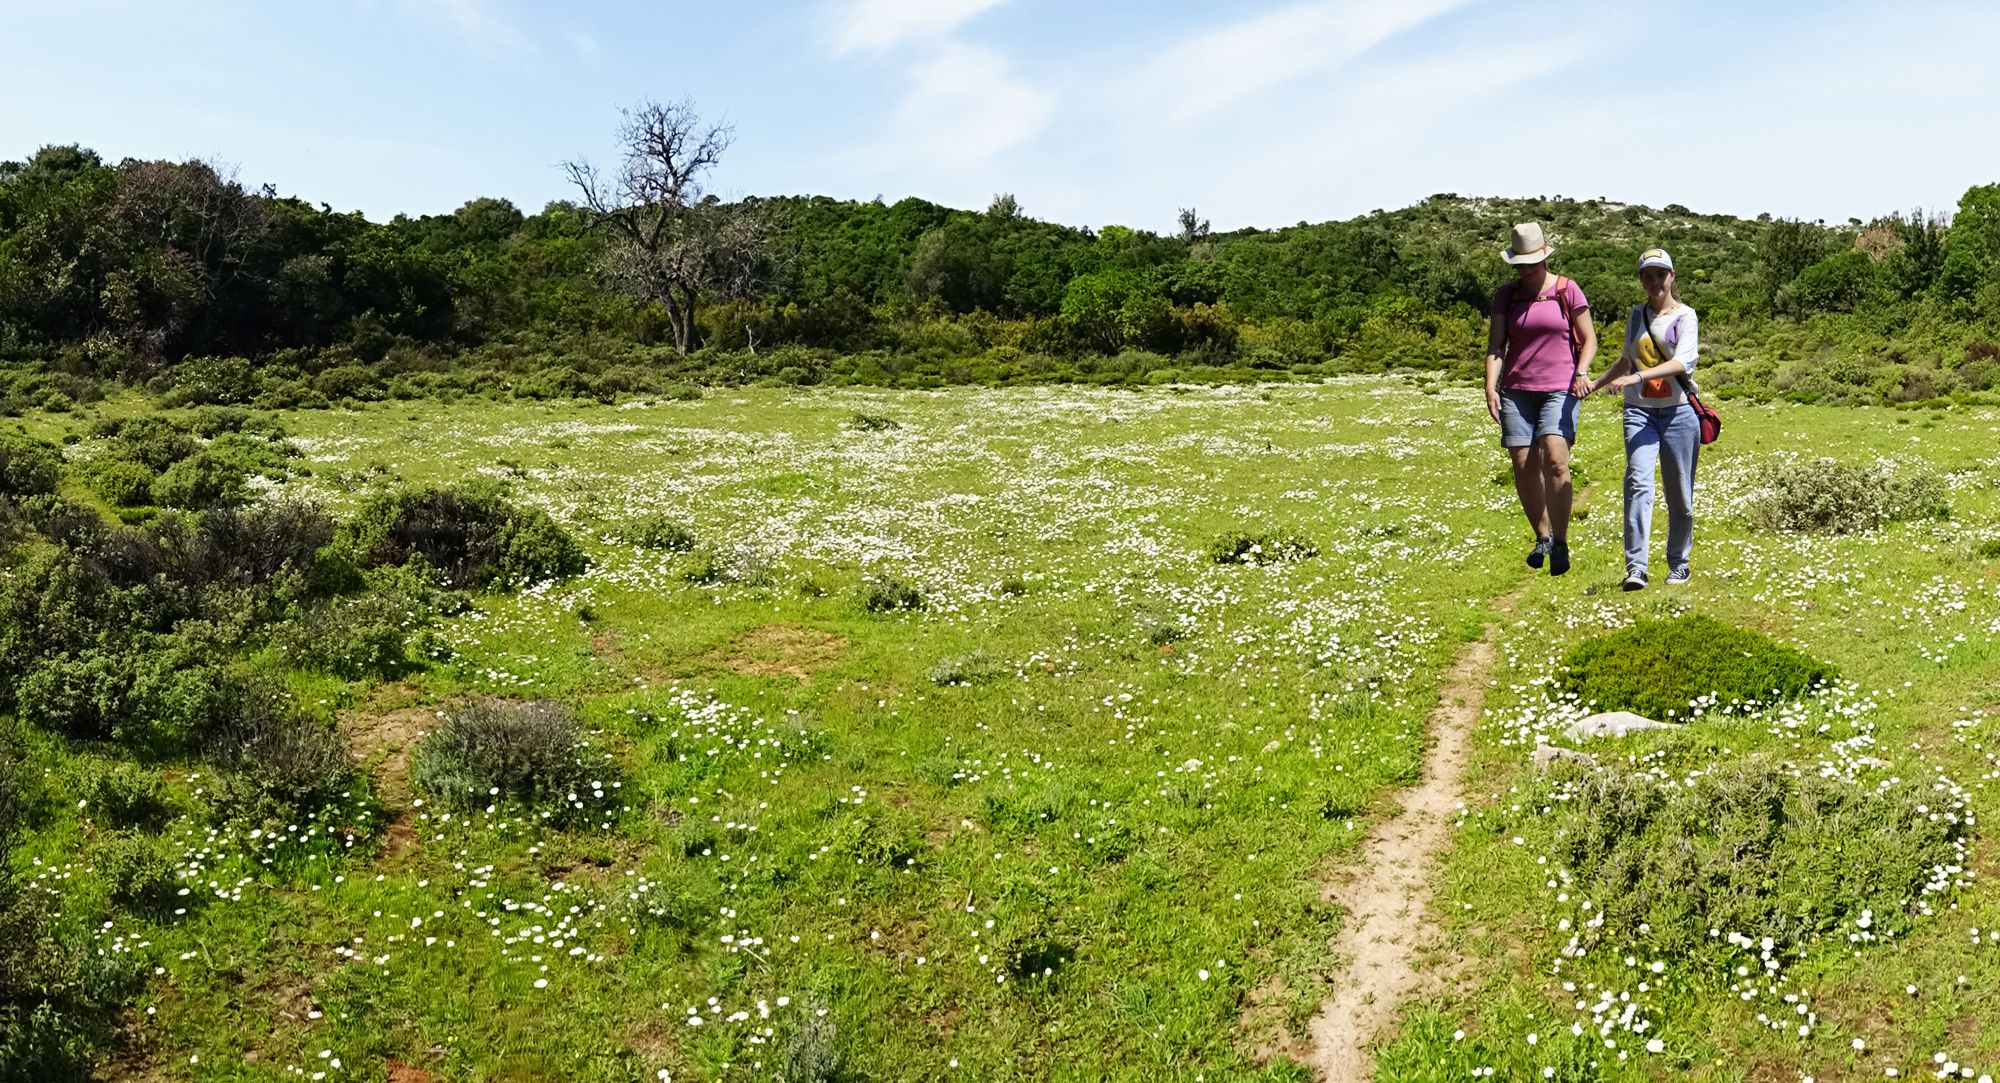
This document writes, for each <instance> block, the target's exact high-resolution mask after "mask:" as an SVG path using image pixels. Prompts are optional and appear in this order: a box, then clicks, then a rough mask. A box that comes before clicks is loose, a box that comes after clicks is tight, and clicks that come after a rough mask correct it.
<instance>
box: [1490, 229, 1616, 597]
mask: <svg viewBox="0 0 2000 1083" xmlns="http://www.w3.org/2000/svg"><path fill="white" fill-rule="evenodd" d="M1513 242H1514V243H1513V245H1512V247H1510V248H1508V249H1507V250H1505V251H1503V252H1501V253H1500V258H1501V259H1504V260H1506V261H1507V262H1508V263H1510V264H1513V266H1514V273H1515V279H1514V281H1512V282H1508V283H1505V284H1504V285H1502V286H1501V287H1500V289H1499V290H1498V291H1497V292H1495V293H1494V295H1493V322H1492V324H1491V326H1490V327H1489V329H1488V330H1487V334H1486V412H1487V413H1488V414H1490V415H1492V417H1493V420H1494V421H1495V422H1497V423H1498V424H1499V425H1500V446H1501V447H1503V448H1506V449H1507V455H1508V457H1509V458H1510V459H1511V460H1513V465H1514V493H1515V495H1516V496H1518V497H1519V498H1520V500H1521V511H1522V513H1523V514H1525V515H1526V516H1527V517H1528V525H1529V526H1531V527H1533V528H1534V530H1535V547H1534V548H1533V549H1531V550H1529V551H1528V567H1530V568H1539V567H1541V566H1542V561H1543V559H1544V558H1546V559H1547V560H1548V562H1549V574H1550V575H1561V574H1563V573H1564V572H1567V571H1569V518H1570V501H1571V492H1570V476H1569V448H1570V444H1572V443H1574V442H1575V440H1576V406H1577V401H1578V399H1580V398H1581V397H1583V396H1584V395H1587V394H1589V393H1590V388H1591V386H1592V385H1591V382H1590V377H1589V375H1588V373H1589V372H1590V361H1591V359H1592V358H1593V357H1596V356H1597V330H1596V328H1594V327H1593V326H1592V325H1591V322H1590V302H1589V301H1587V300H1585V299H1584V296H1583V291H1582V290H1581V289H1579V288H1577V284H1576V283H1575V282H1573V281H1571V280H1569V279H1566V278H1561V277H1558V276H1556V275H1552V274H1550V273H1549V265H1548V259H1549V256H1551V255H1553V254H1554V253H1555V249H1554V248H1552V247H1550V246H1549V243H1548V239H1547V238H1546V237H1544V236H1543V235H1542V227H1541V226H1539V225H1537V224H1535V223H1533V222H1528V223H1524V224H1522V225H1518V226H1515V227H1514V236H1513Z"/></svg>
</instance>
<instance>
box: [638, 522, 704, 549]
mask: <svg viewBox="0 0 2000 1083" xmlns="http://www.w3.org/2000/svg"><path fill="white" fill-rule="evenodd" d="M626 537H627V540H629V541H630V542H631V543H632V544H633V545H637V546H639V547H641V548H644V549H664V550H666V551H667V552H670V553H685V552H687V551H688V550H690V549H693V548H694V547H695V536H694V531H692V530H689V529H688V528H687V527H686V526H685V525H683V524H682V523H681V522H680V520H678V519H675V518H672V517H671V516H668V515H664V514H654V515H648V516H646V517H645V518H643V519H641V520H639V521H638V522H636V523H633V524H632V526H631V527H630V528H629V529H628V530H627V531H626Z"/></svg>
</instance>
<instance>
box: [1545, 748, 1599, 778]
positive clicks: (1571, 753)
mask: <svg viewBox="0 0 2000 1083" xmlns="http://www.w3.org/2000/svg"><path fill="white" fill-rule="evenodd" d="M1558 763H1573V764H1576V765H1577V766H1578V767H1588V768H1592V769H1595V768H1596V767H1597V757H1596V756H1593V755H1591V754H1590V753H1588V752H1578V751H1577V750H1576V749H1574V748H1561V747H1558V746H1556V745H1536V746H1535V773H1536V774H1538V775H1545V774H1547V773H1548V772H1549V769H1550V768H1552V767H1554V766H1555V765H1556V764H1558Z"/></svg>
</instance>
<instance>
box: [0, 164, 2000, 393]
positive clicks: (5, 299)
mask: <svg viewBox="0 0 2000 1083" xmlns="http://www.w3.org/2000/svg"><path fill="white" fill-rule="evenodd" d="M711 206H713V207H714V209H715V211H716V213H718V214H721V215H738V216H752V217H754V218H755V219H756V220H757V221H758V222H760V223H762V224H763V227H764V229H763V232H762V234H761V235H760V242H761V243H760V244H759V245H758V246H757V249H756V251H755V253H754V255H755V258H754V259H751V260H747V261H746V262H745V264H744V266H743V267H741V268H739V269H738V270H739V271H740V273H738V274H735V275H733V276H732V277H731V278H730V280H729V281H728V282H727V284H726V285H713V286H711V287H710V288H707V289H704V290H703V291H701V292H700V293H699V295H698V296H697V297H696V298H695V304H694V311H695V316H694V328H693V333H692V335H691V341H690V342H689V343H688V346H689V349H688V350H687V351H686V352H685V353H684V352H683V351H682V350H681V349H679V348H678V346H677V345H670V344H669V343H670V342H671V341H672V337H673V336H672V335H671V334H670V333H669V332H670V328H669V320H668V317H667V314H666V312H665V311H664V310H662V309H661V307H660V306H659V305H657V304H638V303H635V302H633V301H631V300H630V299H628V297H627V296H626V295H625V294H624V293H621V292H620V291H619V290H618V289H617V288H615V287H616V276H615V274H614V273H611V272H615V270H616V269H615V268H613V267H608V266H607V260H606V258H605V257H606V254H607V246H606V239H605V237H604V236H603V234H602V233H601V232H600V231H596V230H593V229H592V228H591V223H592V216H591V214H590V213H589V212H588V211H587V210H585V209H582V208H580V207H578V206H577V205H574V204H570V203H562V202H558V203H551V204H549V205H548V206H546V207H544V208H543V209H542V210H541V211H539V212H538V213H534V214H527V213H524V212H522V211H521V210H520V209H519V208H516V207H515V206H513V205H512V204H510V203H508V202H507V201H505V200H499V199H491V198H478V199H472V200H470V201H469V202H467V203H466V204H465V205H464V206H462V207H460V208H459V209H458V210H457V211H455V212H453V213H452V214H449V215H433V216H425V217H421V218H406V217H401V216H399V217H397V218H395V219H393V220H391V221H388V222H380V223H378V222H370V221H367V220H366V219H364V218H363V217H361V216H360V215H358V214H352V213H346V214H343V213H338V212H335V211H333V210H332V209H331V208H329V207H327V206H325V205H321V206H318V207H314V206H313V205H311V204H310V203H307V202H306V201H304V200H301V199H297V198H291V197H281V196H279V195H277V194H276V193H275V192H273V191H272V190H270V189H268V188H266V189H263V190H249V189H246V188H244V187H243V186H242V185H241V184H240V183H238V182H236V181H235V180H233V179H231V178H230V177H228V176H226V175H224V174H223V173H221V172H218V171H217V170H216V169H215V168H213V167H212V166H210V165H208V164H206V163H203V162H199V161H191V162H184V163H172V162H144V161H136V160H126V161H123V162H119V163H117V164H111V163H109V162H107V161H106V160H105V159H103V158H102V157H100V156H99V155H97V154H96V153H94V152H92V151H88V150H84V149H82V148H79V147H73V146H72V147H47V148H43V149H42V150H40V151H38V152H36V153H35V154H34V155H33V156H32V157H30V158H29V159H27V160H26V161H22V162H7V163H0V355H4V357H5V358H6V359H7V361H8V362H9V365H8V374H7V375H6V377H5V379H4V381H0V404H4V405H6V406H8V407H10V408H11V409H13V410H15V411H16V412H18V411H19V410H22V409H26V408H31V407H37V406H47V405H51V404H53V405H56V406H60V405H61V404H62V403H63V402H65V401H69V402H75V401H79V400H83V399H88V398H91V397H94V396H95V395H97V394H99V393H101V385H102V383H103V382H104V381H116V380H122V381H128V382H143V381H158V382H159V383H158V386H159V388H160V389H161V390H169V391H175V392H177V393H178V394H179V395H180V397H181V398H182V399H183V400H184V401H188V402H219V403H228V402H237V401H241V402H260V403H262V404H263V405H266V406H270V407H276V408H283V407H289V406H315V405H320V404H322V403H324V402H329V401H338V400H340V399H343V398H363V399H365V398H382V397H392V396H393V397H417V396H425V395H430V394H433V393H439V392H444V393H504V394H512V395H521V396H530V397H544V398H546V397H567V396H595V397H600V398H608V397H616V396H618V395H620V394H623V393H627V392H632V391H642V390H643V391H652V392H658V391H660V390H663V389H665V388H667V387H668V386H669V385H671V384H673V383H675V382H679V381H688V382H749V381H755V380H759V379H773V380H778V381H781V382H786V383H820V382H847V383H856V382H858V383H878V384H891V385H902V386H937V385H941V384H944V383H954V382H974V381H976V382H1014V381H1087V382H1095V383H1119V382H1131V381H1145V380H1152V381H1157V382H1166V381H1172V380H1176V379H1218V378H1220V379H1242V378H1246V377H1251V378H1270V377H1272V376H1277V375H1280V374H1293V375H1303V376H1318V375H1323V374H1330V373H1341V372H1364V371H1382V370H1385V369H1393V368H1399V367H1402V368H1447V369H1463V370H1466V371H1471V370H1473V369H1474V368H1475V367H1476V363H1477V360H1478V357H1479V354H1480V351H1481V350H1482V348H1483V338H1484V319H1485V317H1484V309H1485V305H1486V299H1487V297H1488V296H1489V294H1490V291H1491V289H1492V288H1493V287H1494V286H1495V285H1497V284H1498V282H1500V281H1501V280H1503V278H1504V268H1503V267H1502V265H1501V264H1500V263H1499V261H1498V260H1497V259H1496V258H1495V256H1496V252H1497V250H1498V249H1499V248H1500V247H1502V246H1503V245H1504V243H1505V239H1506V236H1507V230H1508V226H1509V225H1510V224H1511V223H1513V222H1518V221H1528V220H1534V221H1540V222H1542V223H1543V224H1544V225H1545V226H1547V227H1548V228H1549V229H1550V230H1551V231H1552V233H1553V234H1554V236H1555V237H1556V239H1557V241H1558V244H1559V248H1560V252H1559V254H1558V256H1557V263H1556V266H1557V267H1558V269H1559V270H1560V271H1561V272H1562V273H1564V274H1568V275H1571V276H1573V277H1575V278H1576V279H1577V280H1578V282H1579V283H1580V284H1581V285H1582V287H1583V288H1584V290H1585V292H1586V294H1588V295H1589V296H1591V297H1592V298H1593V299H1595V300H1596V301H1597V304H1596V306H1595V308H1596V310H1597V311H1598V312H1599V313H1600V318H1604V316H1605V314H1616V313H1620V312H1622V311H1623V309H1624V306H1625V305H1626V304H1627V303H1629V302H1630V301H1632V300H1635V299H1636V298H1637V296H1638V289H1637V284H1636V282H1635V281H1634V276H1633V272H1632V268H1633V266H1634V263H1635V261H1636V258H1637V255H1638V253H1639V251H1641V250H1642V249H1644V248H1647V247H1651V246H1654V245H1661V246H1664V247H1666V248H1668V249H1669V250H1671V251H1673V252H1674V254H1675V257H1676V260H1677V261H1678V263H1679V266H1680V267H1681V268H1683V270H1684V273H1683V274H1682V276H1681V284H1682V291H1683V294H1684V296H1685V297H1686V299H1687V300H1688V302H1689V303H1690V304H1692V305H1694V306H1695V307H1696V308H1697V309H1699V310H1700V311H1701V313H1702V315H1703V330H1704V336H1705V340H1706V350H1707V352H1708V354H1709V356H1710V359H1711V360H1719V361H1725V362H1732V364H1726V365H1713V366H1711V369H1710V375H1709V377H1708V379H1709V382H1710V383H1711V385H1712V387H1713V389H1714V390H1715V391H1716V392H1718V393H1720V394H1723V395H1750V396H1759V397H1761V396H1771V395H1783V396H1788V397H1791V398H1794V399H1798V400H1801V401H1820V402H1836V403H1838V402H1855V401H1883V400H1894V401H1928V400H1937V399H1942V398H1947V397H1954V396H1955V397H1959V398H1968V397H1969V398H1975V399H1984V398H1987V397H1990V396H1992V395H1993V394H1994V393H1995V392H1994V387H1995V384H1996V381H2000V346H1995V345H1994V342H1995V341H1996V340H2000V185H1989V186H1983V187H1978V188H1973V189H1971V190H1970V191H1968V192H1967V193H1966V194H1965V197H1964V198H1963V200H1961V202H1960V205H1959V207H1958V210H1957V213H1956V215H1955V216H1953V217H1952V218H1950V219H1949V220H1947V219H1946V218H1944V217H1942V216H1935V215H1927V214H1924V213H1922V212H1916V213H1912V214H1910V215H1898V214H1891V215H1887V216H1884V217H1882V218H1879V219H1877V220H1875V221H1873V222H1865V223H1864V222H1861V221H1859V220H1850V221H1849V222H1847V223H1844V224H1834V225H1828V224H1822V223H1806V222H1797V221H1787V220H1772V219H1769V218H1768V217H1763V218H1760V219H1758V220H1755V221H1751V220H1745V219H1740V218H1734V217H1730V216H1724V215H1702V214H1697V213H1695V212H1693V211H1690V210H1688V209H1687V208H1685V207H1681V206H1678V205H1669V206H1667V207H1665V208H1663V209H1657V210H1656V209H1652V208H1647V207H1641V206H1636V205H1628V204H1620V203H1615V202H1610V201H1607V200H1602V199H1591V200H1575V199H1564V198H1540V197H1538V198H1533V199H1487V198H1468V197H1461V196H1457V195H1437V196H1433V197H1431V198H1429V199H1426V200H1424V201H1423V202H1422V203H1419V204H1418V205H1416V206H1413V207H1408V208H1404V209H1401V210H1395V211H1376V212H1373V213H1371V214H1367V215H1363V216H1360V217H1357V218H1353V219H1348V220H1345V221H1335V222H1321V223H1303V222H1302V223H1299V224H1298V225H1295V226H1289V227H1284V228H1278V229H1246V230H1239V231H1235V232H1231V233H1211V232H1210V231H1209V229H1208V227H1207V224H1206V222H1204V221H1203V220H1202V219H1201V218H1200V216H1199V215H1198V214H1197V213H1196V212H1194V211H1187V212H1184V213H1183V215H1182V222H1181V226H1180V228H1179V230H1178V231H1175V232H1171V233H1155V232H1151V231H1148V230H1144V229H1137V228H1130V227H1126V226H1118V225H1111V226H1105V227H1103V228H1101V229H1088V228H1081V227H1074V226H1067V225H1062V224H1058V223H1051V222H1043V221H1039V220H1036V219H1033V218H1030V217H1028V216H1027V215H1025V214H1024V213H1023V212H1022V209H1021V208H1020V207H1019V205H1018V204H1017V203H1016V202H1015V201H1014V200H1013V198H1012V197H1011V196H1004V195H1003V196H999V197H996V198H995V200H994V202H993V205H992V206H991V207H989V208H987V209H986V210H984V211H971V210H959V209H953V208H948V207H943V206H939V205H937V204H933V203H929V202H925V201H923V200H919V199H905V200H901V201H899V202H896V203H893V204H886V203H882V202H879V201H877V202H853V201H842V200H833V199H828V198H824V197H816V196H786V197H771V198H752V199H747V200H745V201H743V202H742V203H739V204H734V205H728V206H715V205H711Z"/></svg>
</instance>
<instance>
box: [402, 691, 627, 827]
mask: <svg viewBox="0 0 2000 1083" xmlns="http://www.w3.org/2000/svg"><path fill="white" fill-rule="evenodd" d="M582 747H583V737H582V734H581V733H580V732H579V731H578V729H577V726H576V722H575V720H573V719H572V718H571V717H570V714H569V712H568V711H566V710H564V709H563V708H562V707H561V706H560V705H558V704H555V703H549V702H545V701H533V702H525V703H516V702H507V701H502V700H494V699H482V700H476V701H474V702H472V703H469V704H466V705H465V706H463V707H460V708H458V709H457V710H454V711H451V712H449V713H448V714H447V715H446V716H445V718H444V721H443V722H441V723H440V724H439V725H438V728H436V729H434V730H432V731H431V732H430V733H428V734H425V735H424V738H423V740H422V741H420V742H418V744H417V749H416V752H415V753H414V754H413V755H412V756H411V758H410V779H411V781H412V782H414V783H415V784H416V786H417V788H418V789H420V790H422V791H424V792H425V793H427V794H429V795H430V796H431V797H433V798H435V799H436V800H438V801H440V802H442V803H443V804H445V805H447V806H449V807H452V808H459V809H482V808H486V807H487V806H489V805H492V804H493V803H495V802H496V801H499V800H514V801H520V802H522V803H523V804H529V805H533V804H538V803H547V802H550V801H562V800H566V799H567V798H568V797H569V795H571V794H573V793H575V792H576V791H577V789H578V788H579V787H581V786H583V785H584V784H585V783H586V782H587V781H588V780H587V779H586V777H585V776H586V768H585V766H584V764H583V761H582V756H581V754H580V753H581V750H582Z"/></svg>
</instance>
